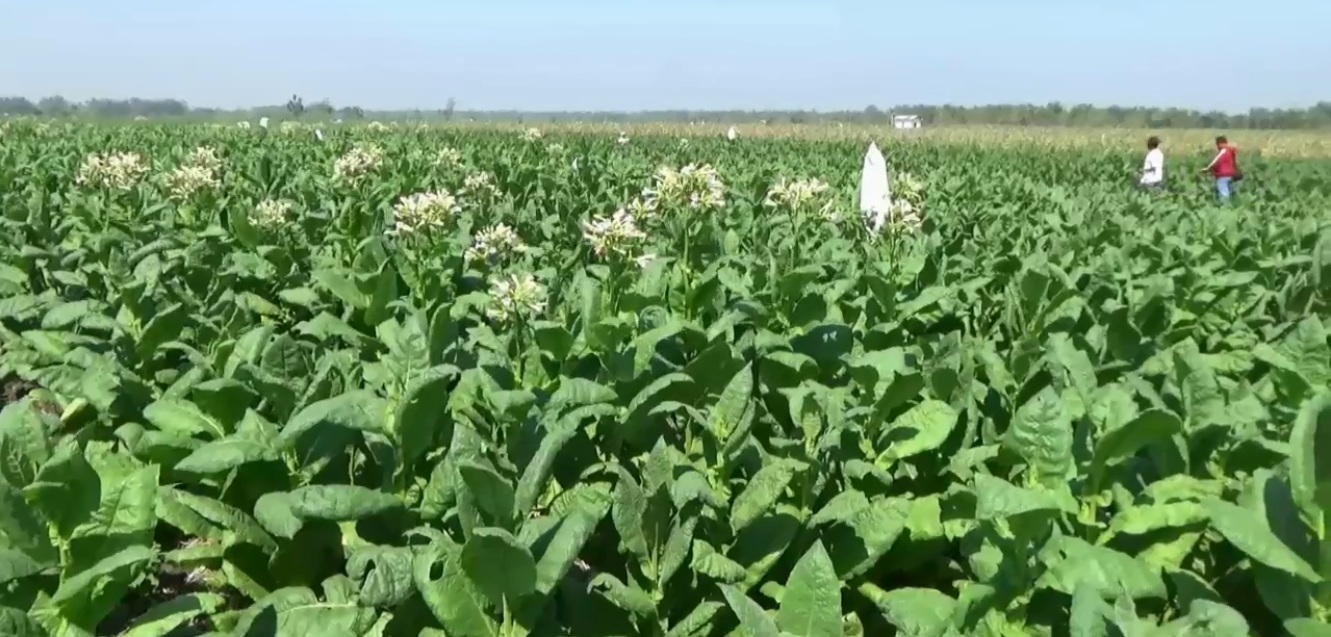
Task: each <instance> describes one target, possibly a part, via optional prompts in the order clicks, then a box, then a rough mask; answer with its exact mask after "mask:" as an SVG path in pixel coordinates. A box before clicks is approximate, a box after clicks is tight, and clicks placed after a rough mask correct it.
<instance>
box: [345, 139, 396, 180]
mask: <svg viewBox="0 0 1331 637" xmlns="http://www.w3.org/2000/svg"><path fill="white" fill-rule="evenodd" d="M383 161H384V152H383V151H382V150H380V149H379V147H378V146H356V147H353V148H352V149H351V150H349V151H347V154H345V155H343V156H341V157H338V158H337V161H336V162H334V163H333V176H334V177H336V178H337V179H339V180H341V181H356V180H358V179H360V178H361V177H364V176H366V175H369V174H371V173H373V172H375V171H377V170H379V166H380V165H381V164H383Z"/></svg>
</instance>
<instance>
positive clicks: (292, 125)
mask: <svg viewBox="0 0 1331 637" xmlns="http://www.w3.org/2000/svg"><path fill="white" fill-rule="evenodd" d="M304 129H305V127H304V126H301V125H300V123H299V122H282V123H281V124H278V125H277V132H279V133H282V134H283V135H295V134H296V133H299V132H301V131H302V130H304Z"/></svg>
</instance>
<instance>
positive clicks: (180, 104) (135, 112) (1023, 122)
mask: <svg viewBox="0 0 1331 637" xmlns="http://www.w3.org/2000/svg"><path fill="white" fill-rule="evenodd" d="M455 107H456V102H454V101H453V100H451V99H450V100H449V101H448V104H447V105H446V106H445V107H444V108H442V109H435V110H398V111H382V110H380V111H375V110H367V109H363V108H360V107H357V106H334V105H333V104H332V103H330V102H329V101H328V100H322V101H319V102H315V103H313V104H305V102H304V100H303V99H302V98H301V97H300V96H298V95H292V96H291V99H290V100H287V102H286V103H284V104H277V105H272V106H258V107H254V108H249V109H239V110H235V109H232V110H228V109H215V108H194V107H191V106H190V105H189V104H187V103H186V102H184V101H182V100H177V99H138V98H134V99H127V100H112V99H91V100H88V101H86V102H72V101H70V100H67V99H65V98H63V97H60V96H54V97H46V98H42V99H40V100H37V101H35V102H34V101H32V100H29V99H27V98H23V97H6V98H0V114H8V115H9V116H20V115H30V116H32V115H36V116H44V117H71V118H90V119H133V118H139V117H144V118H152V119H162V118H179V119H196V120H211V121H233V120H238V119H253V118H258V117H270V118H274V119H301V120H311V121H325V120H336V119H341V120H361V119H370V120H404V119H410V120H444V121H447V120H453V119H459V120H475V121H508V122H531V123H539V122H569V121H582V122H624V123H641V122H711V123H727V124H730V123H746V124H761V123H765V124H806V123H807V124H814V123H830V122H842V123H847V124H850V123H856V124H886V123H889V122H890V121H891V119H892V116H893V115H899V114H910V115H917V116H919V117H920V119H921V120H922V121H923V122H924V124H925V125H926V126H951V125H976V124H990V125H1011V126H1069V127H1129V128H1211V129H1230V130H1232V129H1313V128H1331V102H1325V101H1324V102H1318V103H1317V104H1315V105H1313V106H1311V107H1308V108H1290V109H1272V108H1253V109H1249V110H1248V111H1247V112H1246V113H1225V112H1220V111H1198V110H1191V109H1185V108H1154V107H1140V106H1133V107H1127V106H1093V105H1091V104H1076V105H1064V104H1060V103H1058V102H1051V103H1049V104H1044V105H1038V104H991V105H985V106H956V105H950V104H946V105H942V106H936V105H927V104H911V105H902V106H896V107H892V108H887V109H880V108H878V107H876V106H869V107H867V108H865V109H864V110H859V111H741V110H729V111H690V110H657V111H635V112H611V111H577V112H574V111H565V112H542V111H517V110H512V111H464V110H456V108H455Z"/></svg>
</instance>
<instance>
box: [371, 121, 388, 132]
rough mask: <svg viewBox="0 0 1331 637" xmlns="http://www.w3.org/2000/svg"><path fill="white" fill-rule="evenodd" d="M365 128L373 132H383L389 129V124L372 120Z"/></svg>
mask: <svg viewBox="0 0 1331 637" xmlns="http://www.w3.org/2000/svg"><path fill="white" fill-rule="evenodd" d="M365 128H366V129H367V130H369V131H370V132H371V133H383V132H387V131H388V126H385V125H384V124H383V122H379V121H373V122H370V123H369V125H368V126H366V127H365Z"/></svg>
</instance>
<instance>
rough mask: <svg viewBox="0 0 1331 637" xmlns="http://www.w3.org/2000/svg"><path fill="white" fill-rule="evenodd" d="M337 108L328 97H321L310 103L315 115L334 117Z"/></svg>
mask: <svg viewBox="0 0 1331 637" xmlns="http://www.w3.org/2000/svg"><path fill="white" fill-rule="evenodd" d="M336 111H337V109H335V108H333V104H332V102H330V101H328V98H324V99H321V100H319V101H317V102H315V103H314V104H311V105H310V108H309V112H310V113H312V114H313V115H314V116H315V117H332V116H333V113H335V112H336Z"/></svg>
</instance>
